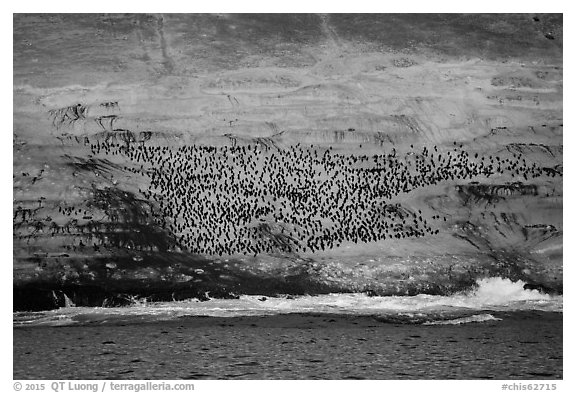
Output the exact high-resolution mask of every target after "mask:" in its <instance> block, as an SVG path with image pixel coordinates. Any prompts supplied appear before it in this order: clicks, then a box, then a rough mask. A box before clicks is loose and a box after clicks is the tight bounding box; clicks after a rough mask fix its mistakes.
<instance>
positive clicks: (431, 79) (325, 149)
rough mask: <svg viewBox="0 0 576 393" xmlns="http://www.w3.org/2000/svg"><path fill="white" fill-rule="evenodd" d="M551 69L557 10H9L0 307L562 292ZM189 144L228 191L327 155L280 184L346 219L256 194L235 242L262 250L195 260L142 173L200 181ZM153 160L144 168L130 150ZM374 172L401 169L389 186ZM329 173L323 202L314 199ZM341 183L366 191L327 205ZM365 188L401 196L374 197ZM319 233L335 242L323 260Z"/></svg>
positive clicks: (557, 73)
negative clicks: (188, 157)
mask: <svg viewBox="0 0 576 393" xmlns="http://www.w3.org/2000/svg"><path fill="white" fill-rule="evenodd" d="M562 75H563V67H562V16H561V15H560V16H559V15H23V14H17V15H15V16H14V137H13V153H14V156H13V157H14V159H13V161H14V167H13V171H14V174H13V177H14V180H13V193H14V205H13V210H14V216H13V217H14V218H13V225H14V232H13V233H14V236H13V242H14V258H13V261H14V291H15V297H14V299H15V300H14V306H15V309H46V308H53V307H57V306H63V305H65V304H66V302H67V301H71V302H72V303H74V304H77V305H91V306H95V305H103V304H104V305H109V306H111V305H121V304H125V303H127V302H130V301H134V299H138V298H139V297H147V298H148V299H151V300H172V299H183V298H187V297H198V298H207V297H209V296H220V297H222V296H224V297H225V296H237V295H239V294H242V293H253V294H266V295H274V294H276V293H292V294H302V293H326V292H335V291H345V292H348V291H365V292H369V293H372V294H378V295H398V294H400V295H410V294H415V293H449V292H453V291H457V290H461V289H463V288H467V287H470V286H471V285H473V284H474V282H475V280H476V279H477V278H479V277H484V276H491V275H499V276H503V277H508V278H511V279H523V280H524V281H526V282H528V283H530V285H533V286H535V287H539V288H541V289H543V290H546V291H555V292H561V291H562V228H563V225H562V195H563V191H562V176H563V164H562V154H563V147H562V146H563V141H562V135H563V124H562V123H563V114H562V108H563V105H562V93H563V87H562V86H563V84H562V78H563V76H562ZM192 146H196V147H203V148H205V149H214V150H213V151H214V152H215V153H214V154H215V157H219V158H218V159H216V160H214V159H212V161H210V163H211V164H210V165H211V169H210V170H211V171H215V169H214V168H216V165H217V164H218V165H219V163H223V162H226V163H227V164H226V165H229V166H228V167H226V168H228V169H230V171H231V173H233V175H232V177H231V178H229V177H228V178H226V179H228V180H227V182H228V184H236V183H234V182H235V181H237V179H240V177H241V176H247V177H249V176H251V175H252V174H255V173H265V172H266V171H269V172H270V178H269V179H268V180H266V181H267V182H268V183H270V182H271V181H272V178H273V177H274V176H276V177H278V173H279V172H278V171H277V169H273V170H272V169H270V167H271V165H272V164H271V163H272V162H273V159H274V158H273V157H279V156H280V152H288V151H297V152H301V153H303V154H304V153H305V154H310V155H311V156H310V157H314V156H313V155H314V154H316V155H318V156H320V157H324V156H326V157H328V156H329V157H337V159H336V158H335V160H336V161H335V162H337V164H334V165H335V166H331V167H326V166H322V165H324V164H322V165H319V164H318V166H317V167H315V169H314V170H313V171H312V172H298V171H299V170H300V169H297V168H296V167H295V168H294V169H290V171H292V172H290V173H291V175H292V176H293V178H294V179H296V180H297V179H298V178H300V179H308V178H310V179H311V181H312V182H314V183H313V184H314V185H313V186H310V185H309V189H310V190H314V192H312V194H314V195H319V197H320V199H321V202H318V203H319V206H323V208H322V209H320V210H322V211H327V212H329V211H333V212H335V211H338V210H342V212H344V213H346V214H348V213H349V214H350V217H352V218H353V220H349V221H346V224H345V225H343V224H341V223H340V224H339V222H340V221H339V220H340V219H336V218H334V219H329V218H327V216H326V217H325V216H324V215H323V213H322V212H321V211H320V210H319V212H318V217H319V218H318V219H317V222H316V223H314V222H315V221H314V220H316V218H315V219H312V218H310V219H309V220H308V221H302V222H300V223H298V224H297V225H296V224H294V223H292V224H291V225H292V226H287V224H286V223H285V222H284V221H285V220H284V221H283V220H281V219H279V218H278V214H279V212H281V211H282V212H287V213H286V214H289V213H290V212H293V211H294V206H295V205H294V204H293V199H290V198H292V197H291V196H290V195H292V194H290V195H288V194H289V193H288V194H286V193H285V194H284V195H283V196H282V198H286V199H281V198H280V197H279V196H278V195H277V192H276V188H274V187H267V186H266V184H268V183H266V181H264V180H262V181H261V182H256V183H255V184H256V185H257V186H258V187H261V188H262V189H263V191H262V192H263V193H264V194H265V198H264V199H262V200H261V201H260V200H259V201H257V203H258V204H259V205H254V206H256V207H261V208H262V209H264V208H265V207H268V208H269V210H268V213H269V214H268V213H267V214H264V213H262V212H260V211H259V212H258V213H253V212H251V213H249V215H250V220H249V222H248V221H247V222H246V223H245V224H242V225H243V226H242V228H243V229H242V230H244V229H246V230H252V229H251V228H256V229H253V231H255V232H257V236H258V237H257V238H255V237H254V236H256V235H251V236H253V237H252V238H249V239H251V240H250V241H253V242H254V243H251V244H254V245H258V244H264V243H262V242H264V240H262V239H265V242H266V243H265V244H266V246H265V248H262V249H260V250H259V252H256V253H252V252H251V251H253V249H250V248H248V250H249V251H250V252H247V253H243V252H242V248H241V247H240V248H237V249H235V251H234V252H231V253H226V252H223V253H217V252H208V251H207V250H208V249H207V248H201V247H200V248H199V247H196V248H194V247H191V246H190V244H189V243H190V242H185V241H184V240H185V236H186V234H190V233H192V232H189V231H190V228H192V227H191V225H192V224H191V223H190V220H189V219H186V220H183V219H182V217H183V216H181V215H178V214H180V212H178V214H176V213H174V212H173V211H172V210H169V209H167V208H166V206H167V204H169V203H170V200H173V197H170V196H169V195H173V194H166V193H165V192H164V190H158V189H154V187H153V182H154V181H155V180H154V179H155V178H152V177H151V175H150V173H152V172H150V171H154V170H156V169H157V168H158V166H159V165H160V162H162V163H164V165H165V168H166V169H165V172H163V174H164V175H166V176H168V177H169V178H170V179H172V178H173V177H174V176H176V175H182V174H185V175H190V176H193V175H194V176H196V175H199V176H200V175H201V174H202V173H204V172H201V171H200V169H199V167H192V166H187V167H186V168H187V169H185V170H179V171H175V170H174V167H175V166H176V162H175V161H174V160H173V157H174V156H175V155H176V154H177V152H178V151H179V150H178V149H181V150H180V151H185V149H188V148H192ZM241 148H244V149H247V148H258V149H259V152H261V153H258V154H261V155H260V156H259V158H258V160H255V161H254V163H253V165H254V166H253V167H250V168H251V169H250V170H246V168H244V167H241V166H239V165H238V164H237V163H236V161H234V160H236V158H234V159H232V158H231V156H226V157H227V158H223V157H224V156H223V155H222V154H224V153H222V152H223V151H224V152H227V153H226V154H229V153H231V152H235V153H234V154H238V155H237V156H235V157H237V159H239V160H240V159H242V160H244V159H247V160H248V159H249V154H247V153H246V150H233V149H241ZM138 149H140V150H138ZM152 151H155V152H158V153H157V154H156V155H155V157H156V158H155V159H154V160H157V161H154V160H152V159H148V158H145V157H144V156H143V155H142V154H144V152H152ZM207 151H210V152H212V150H207ZM139 154H140V155H139ZM218 154H220V155H218ZM250 154H252V153H250ZM241 157H242V158H241ZM226 160H232V161H230V162H229V161H226ZM264 160H269V161H264ZM311 160H312V159H311ZM448 160H451V161H448ZM199 162H200V161H199ZM206 162H208V161H206ZM206 162H203V163H204V164H205V163H206ZM286 162H288V161H286ZM290 162H294V163H295V165H296V166H297V165H300V164H302V165H303V163H304V162H307V161H306V160H305V159H304V160H303V159H301V158H298V159H294V160H292V161H290ZM310 162H312V161H310ZM390 162H394V163H395V164H394V166H390V165H391V164H390ZM454 164H461V165H462V167H461V168H460V167H457V166H454ZM276 165H277V167H282V166H283V165H284V164H282V163H281V162H276ZM315 165H316V164H315ZM387 165H388V166H387ZM277 167H274V168H277ZM464 167H465V168H467V169H465V168H464ZM290 168H292V167H290ZM386 168H388V169H386ZM391 168H396V169H398V168H406V172H402V176H404V177H403V178H402V180H399V179H400V177H399V176H400V172H394V173H395V174H394V175H393V176H391V175H389V174H390V170H391ZM438 168H444V169H443V170H442V171H439V169H438ZM278 170H279V169H278ZM297 170H298V171H297ZM301 170H302V171H304V170H307V169H306V168H301ZM266 173H268V172H266ZM433 173H436V174H437V178H436V177H434V176H433V175H431V174H433ZM387 174H388V177H386V176H387ZM158 176H160V175H158ZM234 176H238V178H237V179H236V178H235V177H234ZM283 176H284V175H283ZM408 176H409V179H410V180H409V181H408V180H407V179H408ZM418 176H421V177H418ZM174 178H175V177H174ZM190 178H192V177H190ZM194 179H197V180H195V181H196V182H197V184H201V185H203V186H206V185H208V184H209V183H210V181H207V180H206V179H205V178H200V177H197V178H194ZM230 179H232V180H230ZM339 179H340V180H339ZM296 180H295V181H296ZM329 180H331V181H333V182H334V183H333V184H332V183H330V184H332V186H333V188H331V191H330V192H334V194H333V195H338V198H336V197H335V198H327V196H328V195H332V194H323V193H325V192H326V190H324V191H322V190H323V189H322V188H319V187H320V184H322V182H327V181H329ZM238 181H239V180H238ZM279 181H280V180H279ZM346 181H347V182H350V181H352V183H350V184H354V187H356V186H358V185H361V184H364V185H365V187H366V190H369V191H370V192H372V193H371V194H370V193H368V194H369V195H371V196H369V197H362V198H359V199H353V198H356V197H355V196H351V197H350V198H352V199H351V200H353V201H356V202H355V203H348V204H347V205H346V206H347V207H345V208H344V207H343V206H345V205H344V204H343V203H342V204H341V203H340V202H341V199H342V198H343V196H344V194H346V193H347V194H346V195H348V194H350V195H353V194H354V190H353V188H354V187H348V188H349V190H348V191H346V192H344V191H343V192H342V193H340V194H337V190H338V189H343V187H344V186H343V184H346V183H345V182H346ZM378 181H381V183H378ZM193 184H194V183H192V182H183V184H182V185H181V186H180V187H181V189H182V190H186V192H192V191H193V189H194V188H193ZM242 184H244V183H242ZM286 184H287V185H286V187H288V188H289V189H290V190H291V192H292V193H294V192H295V191H296V190H297V188H296V186H295V185H294V184H295V183H290V182H288V183H286ZM309 184H312V183H309ZM326 184H328V183H326ZM378 184H381V186H378V187H381V189H382V190H391V189H394V190H396V191H398V192H393V193H386V192H385V191H382V193H381V195H376V194H377V193H378V190H379V189H378V190H377V189H376V187H377V185H378ZM392 184H395V185H394V186H392ZM400 184H402V185H400ZM408 185H409V186H408ZM317 186H318V187H317ZM151 187H152V188H151ZM362 187H364V186H362ZM356 188H358V187H356ZM298 189H299V188H298ZM220 190H222V187H221V189H220ZM218 192H220V193H221V194H218ZM218 192H216V191H215V192H214V193H213V194H210V195H212V197H213V198H215V196H216V195H220V196H226V195H231V194H234V193H236V192H228V191H226V192H224V191H218ZM366 192H368V191H366ZM358 194H360V191H358ZM167 195H168V197H167ZM198 195H200V194H198ZM232 196H234V195H232ZM162 198H164V199H162ZM171 198H172V199H171ZM311 198H312V196H311ZM314 198H316V197H314ZM244 199H245V200H246V201H249V200H250V198H248V197H245V198H244ZM220 200H221V199H220ZM231 200H232V199H231ZM234 200H236V199H234ZM218 201H219V199H218V198H216V199H205V200H200V199H199V200H191V199H187V203H189V204H190V206H192V208H194V209H196V208H199V207H200V206H204V207H214V206H220V205H222V204H219V203H220V202H218ZM254 203H256V201H254ZM282 203H284V205H282ZM286 203H287V204H288V205H286ZM306 203H307V204H306V205H305V206H310V204H312V202H310V201H308V202H306ZM314 203H315V202H314ZM234 206H238V204H237V203H236V204H235V205H234ZM376 206H382V209H383V210H382V212H381V213H378V214H382V217H380V218H378V217H376V216H374V214H376V213H373V212H376V211H378V210H377V209H376ZM222 207H223V208H225V207H226V204H225V203H224V204H223V205H222ZM229 207H230V208H232V207H233V206H232V205H230V206H229ZM256 207H255V209H256ZM282 209H284V210H282ZM305 209H306V208H305ZM326 214H328V213H326ZM412 219H414V220H415V221H416V223H415V224H411V223H410V222H406V221H407V220H408V221H410V220H412ZM330 220H332V221H330ZM361 220H365V222H364V224H363V225H366V227H365V228H364V229H360V228H359V227H360V223H361ZM199 221H200V223H199V224H194V225H196V226H195V227H194V228H201V229H202V228H204V229H206V230H208V229H209V228H211V227H210V226H207V224H205V223H203V220H199ZM424 222H425V224H424ZM355 223H357V224H358V228H357V227H356V226H353V225H356V224H355ZM337 224H338V225H340V226H338V225H337ZM396 224H398V225H402V227H401V228H402V229H401V230H400V229H399V230H398V231H395V230H393V229H392V225H396ZM416 224H418V225H420V227H417V226H414V225H416ZM211 225H213V224H211ZM384 225H385V226H384ZM388 225H390V227H388ZM410 225H412V226H410ZM222 226H224V225H222ZM236 227H237V226H235V227H234V228H236ZM338 228H340V229H347V230H351V229H350V228H356V229H354V230H355V231H356V230H357V231H358V232H357V233H358V234H357V235H353V234H348V235H341V236H340V235H338V233H339V232H338ZM375 228H386V230H388V228H390V231H389V232H385V231H384V229H375ZM418 228H420V229H418ZM420 230H421V231H422V233H421V234H420ZM363 231H365V233H364V232H363ZM369 232H371V233H373V234H374V236H368V235H366V234H367V233H369ZM234 233H236V232H234ZM238 233H244V232H238ZM250 233H252V232H250ZM321 234H322V236H323V235H324V234H326V236H331V237H330V239H339V240H338V241H331V242H330V246H328V244H326V245H325V246H323V247H320V246H319V244H320V243H319V242H320V240H318V239H320V236H321ZM385 234H388V235H389V236H387V237H386V238H383V237H382V236H383V235H385ZM380 235H382V236H380ZM396 235H398V236H397V237H396ZM222 236H224V234H222ZM242 236H244V235H242ZM310 236H316V237H315V238H314V239H316V240H314V241H315V242H316V243H314V241H313V242H312V243H310V241H309V239H310ZM337 236H340V237H337ZM233 237H234V236H233ZM212 238H213V239H215V241H216V242H221V241H223V240H221V239H220V238H217V237H216V236H215V235H214V236H212ZM240 238H241V236H239V235H237V233H236V235H235V239H236V240H238V239H240ZM242 238H243V237H242ZM192 239H193V240H194V242H196V243H197V244H203V243H200V242H199V239H198V238H194V237H193V238H192ZM258 239H260V240H258ZM290 239H292V240H290ZM233 240H234V239H233ZM238 241H239V240H238ZM322 243H323V242H322ZM326 243H328V241H327V242H326ZM291 244H302V245H303V246H302V247H295V246H290V245H291ZM306 244H308V246H305V245H306ZM310 244H314V245H316V247H310V246H309V245H310ZM203 250H204V251H205V252H202V251H203ZM254 254H255V255H254ZM66 299H68V300H66Z"/></svg>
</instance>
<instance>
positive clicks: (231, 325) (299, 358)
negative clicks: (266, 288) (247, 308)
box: [13, 311, 563, 379]
mask: <svg viewBox="0 0 576 393" xmlns="http://www.w3.org/2000/svg"><path fill="white" fill-rule="evenodd" d="M491 314H492V315H494V316H495V317H497V318H500V319H501V320H494V321H484V322H469V323H462V324H454V325H422V324H394V323H389V322H383V321H380V320H378V319H377V318H373V317H369V316H346V315H327V314H316V315H314V314H287V315H275V316H264V317H262V316H260V317H258V316H250V317H234V318H224V317H183V318H179V319H177V320H172V321H162V322H152V323H150V322H147V323H138V321H132V322H130V323H117V324H98V323H95V324H92V325H83V326H60V327H56V326H27V327H14V347H13V351H14V379H487V378H493V379H561V378H562V377H563V370H562V318H563V316H562V313H558V312H540V311H517V312H499V313H495V312H492V313H491Z"/></svg>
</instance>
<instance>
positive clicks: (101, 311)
mask: <svg viewBox="0 0 576 393" xmlns="http://www.w3.org/2000/svg"><path fill="white" fill-rule="evenodd" d="M477 284H478V286H477V288H476V289H475V290H473V291H470V292H468V293H460V294H455V295H451V296H433V295H416V296H386V297H380V296H372V297H371V296H368V295H366V294H362V293H352V294H342V293H339V294H328V295H317V296H298V297H294V298H292V297H268V298H266V300H264V298H263V297H262V296H249V295H245V296H241V297H240V299H212V300H210V301H205V302H201V301H198V300H188V301H178V302H160V303H145V302H142V303H140V304H135V305H134V306H131V307H121V308H100V307H96V308H88V307H67V308H61V309H59V310H53V311H47V312H42V313H15V314H14V324H15V325H31V324H32V325H45V324H54V325H63V324H73V323H79V322H80V323H82V322H85V321H91V322H98V321H109V320H121V319H124V318H126V319H130V318H142V319H145V320H148V319H152V320H170V319H175V318H178V317H184V316H212V317H238V316H265V315H277V314H290V313H320V314H322V313H324V314H342V315H358V316H376V317H381V318H387V317H391V318H393V319H394V318H395V319H398V318H400V319H403V320H405V321H407V322H410V321H413V322H418V323H422V322H434V321H438V322H439V323H441V322H442V323H444V322H445V321H447V320H453V321H456V322H454V323H455V324H458V323H465V322H478V321H479V320H475V319H474V318H480V319H482V318H487V317H486V316H487V315H490V316H492V315H491V314H486V313H483V314H474V315H473V316H472V317H470V316H469V315H470V313H471V312H472V313H474V312H475V311H521V310H526V311H530V310H535V311H550V312H562V300H563V299H562V296H551V295H547V294H543V293H540V292H538V291H537V290H527V289H524V284H525V283H524V282H522V281H517V282H513V281H511V280H509V279H502V278H499V277H492V278H485V279H481V280H478V282H477ZM478 315H483V316H484V317H478ZM466 318H468V319H466ZM470 318H472V319H470ZM492 320H494V319H492ZM445 323H448V322H445Z"/></svg>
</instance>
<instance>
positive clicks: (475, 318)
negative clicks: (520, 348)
mask: <svg viewBox="0 0 576 393" xmlns="http://www.w3.org/2000/svg"><path fill="white" fill-rule="evenodd" d="M501 320H502V318H496V317H495V316H494V315H492V314H476V315H471V316H469V317H462V318H455V319H448V320H441V321H428V322H424V325H461V324H463V323H471V322H487V321H501Z"/></svg>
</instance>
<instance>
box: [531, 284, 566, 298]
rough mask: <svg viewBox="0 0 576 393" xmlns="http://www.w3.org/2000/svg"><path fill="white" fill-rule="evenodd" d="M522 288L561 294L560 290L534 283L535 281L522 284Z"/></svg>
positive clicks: (549, 293)
mask: <svg viewBox="0 0 576 393" xmlns="http://www.w3.org/2000/svg"><path fill="white" fill-rule="evenodd" d="M524 289H526V290H537V291H538V292H540V293H545V294H547V295H561V294H562V293H561V291H558V290H556V289H554V288H550V287H547V286H546V285H542V284H536V283H528V284H524Z"/></svg>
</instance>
